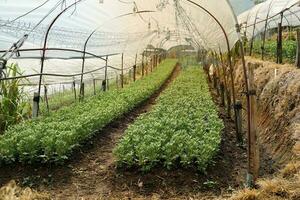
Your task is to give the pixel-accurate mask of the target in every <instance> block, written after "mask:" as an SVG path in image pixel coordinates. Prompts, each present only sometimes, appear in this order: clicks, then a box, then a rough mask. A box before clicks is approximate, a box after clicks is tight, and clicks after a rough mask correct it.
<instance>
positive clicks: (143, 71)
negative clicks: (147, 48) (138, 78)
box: [142, 52, 145, 77]
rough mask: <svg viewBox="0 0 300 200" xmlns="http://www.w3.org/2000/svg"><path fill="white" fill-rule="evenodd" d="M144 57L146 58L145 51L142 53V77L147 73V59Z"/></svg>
mask: <svg viewBox="0 0 300 200" xmlns="http://www.w3.org/2000/svg"><path fill="white" fill-rule="evenodd" d="M144 58H145V53H144V52H143V54H142V77H144V75H145V61H144Z"/></svg>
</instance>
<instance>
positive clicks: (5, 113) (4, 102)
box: [0, 64, 31, 135]
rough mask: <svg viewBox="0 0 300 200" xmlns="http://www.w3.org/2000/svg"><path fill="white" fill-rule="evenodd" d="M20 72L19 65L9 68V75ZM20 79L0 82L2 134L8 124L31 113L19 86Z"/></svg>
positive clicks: (14, 122)
mask: <svg viewBox="0 0 300 200" xmlns="http://www.w3.org/2000/svg"><path fill="white" fill-rule="evenodd" d="M19 74H20V69H19V68H18V65H16V64H11V65H10V66H9V67H8V70H7V77H15V76H17V75H19ZM19 82H20V79H19V80H5V81H1V83H0V93H1V94H0V135H1V133H3V132H4V131H5V130H6V129H7V127H8V126H10V125H13V124H16V123H18V122H20V121H22V120H23V118H27V117H28V116H29V115H30V112H31V108H30V105H29V104H28V103H27V102H26V100H25V99H26V98H25V95H24V92H23V89H22V88H21V87H19Z"/></svg>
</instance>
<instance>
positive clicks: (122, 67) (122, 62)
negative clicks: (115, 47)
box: [121, 53, 124, 88]
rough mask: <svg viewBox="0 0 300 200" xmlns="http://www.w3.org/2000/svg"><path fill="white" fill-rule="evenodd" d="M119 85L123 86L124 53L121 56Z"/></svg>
mask: <svg viewBox="0 0 300 200" xmlns="http://www.w3.org/2000/svg"><path fill="white" fill-rule="evenodd" d="M121 87H122V88H124V53H122V57H121Z"/></svg>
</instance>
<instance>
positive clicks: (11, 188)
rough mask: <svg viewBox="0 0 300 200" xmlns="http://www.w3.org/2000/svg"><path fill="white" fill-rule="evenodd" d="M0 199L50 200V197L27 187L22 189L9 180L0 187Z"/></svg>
mask: <svg viewBox="0 0 300 200" xmlns="http://www.w3.org/2000/svg"><path fill="white" fill-rule="evenodd" d="M0 200H50V197H49V196H48V195H47V194H42V193H38V192H36V191H33V190H31V189H29V188H25V189H23V188H21V187H19V186H17V184H16V182H15V181H11V182H10V183H8V184H7V185H6V186H4V187H2V188H1V189H0Z"/></svg>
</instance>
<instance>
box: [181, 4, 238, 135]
mask: <svg viewBox="0 0 300 200" xmlns="http://www.w3.org/2000/svg"><path fill="white" fill-rule="evenodd" d="M186 1H188V2H190V3H192V4H194V5H195V6H197V7H199V8H200V9H202V10H203V11H204V12H206V13H207V14H208V15H209V16H210V17H212V18H213V19H214V21H215V22H216V23H217V24H218V25H219V27H220V29H221V30H222V32H223V34H224V37H225V40H226V45H227V51H228V52H227V60H228V63H229V69H230V79H231V90H232V97H233V104H234V105H235V104H236V94H235V88H234V76H233V64H232V60H231V57H232V55H231V49H230V44H229V39H228V36H227V33H226V31H225V29H224V27H223V26H222V24H221V22H220V21H219V20H218V19H217V18H216V17H215V16H214V15H213V14H212V13H211V12H210V11H209V10H207V9H206V8H204V7H203V6H201V5H199V4H198V3H195V2H194V1H191V0H186ZM227 3H228V2H227ZM229 5H230V4H229ZM234 117H235V120H234V121H235V126H236V128H237V126H238V125H237V112H236V110H235V109H234ZM236 130H237V129H236Z"/></svg>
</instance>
